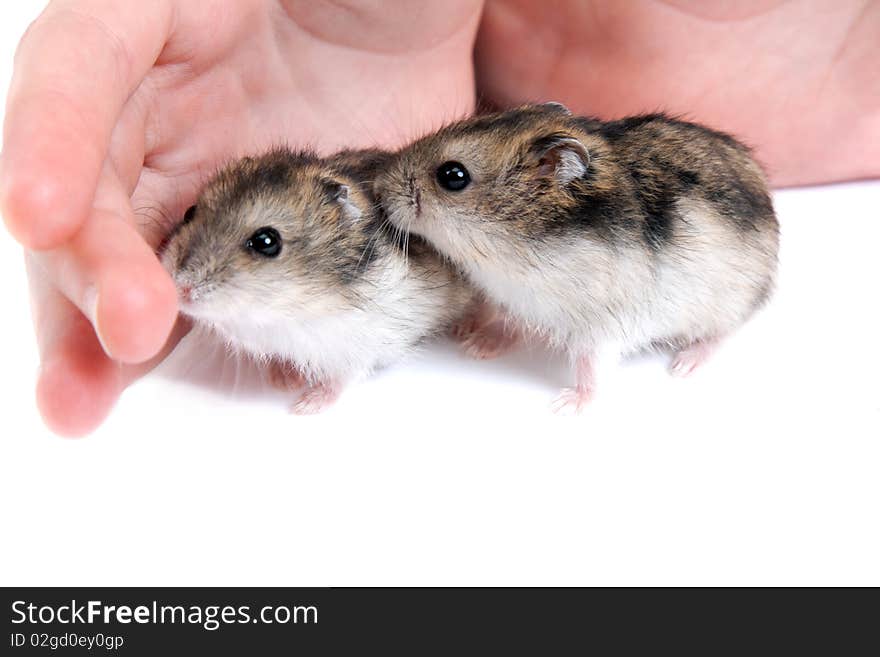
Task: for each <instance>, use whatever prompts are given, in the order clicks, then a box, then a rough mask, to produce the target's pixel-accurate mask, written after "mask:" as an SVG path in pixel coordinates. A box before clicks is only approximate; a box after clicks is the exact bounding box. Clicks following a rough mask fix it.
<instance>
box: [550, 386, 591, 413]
mask: <svg viewBox="0 0 880 657" xmlns="http://www.w3.org/2000/svg"><path fill="white" fill-rule="evenodd" d="M592 399H593V391H592V390H590V389H589V388H563V389H562V392H561V393H560V395H559V396H558V397H557V398H556V399H555V400H554V401H553V404H551V406H550V408H551V409H552V410H553V412H554V413H556V414H557V415H578V414H579V413H580V412H581V411H583V410H584V409H585V408H586V407H587V404H589V403H590V400H592Z"/></svg>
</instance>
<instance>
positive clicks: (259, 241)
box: [244, 226, 281, 258]
mask: <svg viewBox="0 0 880 657" xmlns="http://www.w3.org/2000/svg"><path fill="white" fill-rule="evenodd" d="M244 245H245V247H247V248H248V249H250V250H251V251H254V252H256V253H259V254H260V255H261V256H265V257H266V258H274V257H275V256H277V255H278V254H279V253H281V235H279V234H278V231H277V230H275V229H274V228H270V227H269V226H266V227H265V228H260V229H259V230H257V231H256V232H255V233H254V234H253V235H251V236H250V237H249V238H248V240H247V242H245V243H244Z"/></svg>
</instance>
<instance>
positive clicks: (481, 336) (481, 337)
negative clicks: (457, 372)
mask: <svg viewBox="0 0 880 657" xmlns="http://www.w3.org/2000/svg"><path fill="white" fill-rule="evenodd" d="M517 342H518V338H517V336H516V334H515V333H512V332H509V331H506V330H505V328H504V326H503V325H491V326H484V327H483V328H481V329H479V330H478V331H475V332H474V333H472V334H471V335H470V336H468V338H467V339H466V340H465V341H464V343H463V346H464V353H465V354H467V356H468V357H470V358H475V359H476V360H489V359H490V358H497V357H498V356H501V355H502V354H505V353H507V352H508V351H510V350H511V349H513V347H514V346H516V343H517Z"/></svg>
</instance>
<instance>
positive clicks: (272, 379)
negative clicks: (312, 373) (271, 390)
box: [269, 360, 306, 390]
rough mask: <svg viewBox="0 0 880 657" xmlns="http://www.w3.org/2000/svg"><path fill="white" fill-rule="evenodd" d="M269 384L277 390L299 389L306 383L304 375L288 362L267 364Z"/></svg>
mask: <svg viewBox="0 0 880 657" xmlns="http://www.w3.org/2000/svg"><path fill="white" fill-rule="evenodd" d="M269 384H270V385H272V386H274V387H275V388H278V389H279V390H299V389H300V388H302V387H303V386H305V385H306V379H305V377H304V376H303V375H302V374H301V373H300V371H299V370H298V369H296V367H294V366H293V365H291V364H290V363H281V362H278V361H274V360H273V361H272V362H271V363H270V364H269Z"/></svg>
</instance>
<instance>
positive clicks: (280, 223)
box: [161, 150, 473, 414]
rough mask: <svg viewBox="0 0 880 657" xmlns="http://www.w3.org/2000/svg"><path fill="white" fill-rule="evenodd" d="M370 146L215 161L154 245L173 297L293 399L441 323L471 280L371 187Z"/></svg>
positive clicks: (375, 154) (326, 396)
mask: <svg viewBox="0 0 880 657" xmlns="http://www.w3.org/2000/svg"><path fill="white" fill-rule="evenodd" d="M386 158H387V155H386V154H384V153H382V152H379V151H348V152H343V153H340V154H338V155H337V156H335V157H331V158H327V159H320V158H318V157H317V156H315V155H314V154H310V153H306V152H291V151H289V150H276V151H273V152H270V153H267V154H265V155H262V156H259V157H247V158H244V159H242V160H240V161H238V162H235V163H234V164H232V165H231V166H229V167H227V168H226V169H224V170H222V171H221V172H220V173H219V174H218V175H217V176H216V177H215V178H214V179H213V180H211V181H210V182H209V183H208V184H207V186H206V187H205V188H204V189H203V191H202V193H201V195H200V197H199V199H198V201H197V203H196V205H194V206H193V207H191V208H190V209H189V210H187V212H186V215H185V216H184V219H183V221H182V222H181V223H180V225H179V226H178V227H177V228H176V230H175V231H174V232H173V234H172V235H170V236H169V238H168V240H167V243H166V246H165V247H164V248H163V249H162V253H161V258H162V262H163V264H164V265H165V267H166V268H167V270H168V271H169V272H170V274H171V276H172V278H173V280H174V282H175V284H176V286H177V289H178V295H179V299H180V308H181V311H182V312H183V313H184V314H186V315H188V316H190V317H192V318H194V319H195V320H196V322H197V323H200V324H202V325H204V326H207V327H210V328H211V329H212V330H213V331H215V332H216V333H217V334H219V335H220V336H221V337H222V338H224V339H225V340H226V342H227V343H228V344H229V345H230V346H232V347H233V348H235V349H237V350H240V351H242V352H246V353H247V354H249V355H251V356H255V357H256V358H257V359H258V360H262V361H264V362H266V363H267V364H268V365H269V368H270V379H271V380H272V381H273V383H275V384H278V385H282V386H285V387H287V388H291V389H294V388H300V387H302V388H304V392H303V393H302V394H301V396H300V397H299V399H298V400H297V401H296V402H295V404H294V406H293V409H292V410H293V411H294V412H295V413H299V414H304V413H314V412H317V411H320V410H321V409H322V408H324V407H326V406H327V405H329V404H331V403H332V402H334V401H335V400H336V399H337V397H338V396H339V394H340V392H341V391H342V389H343V387H344V386H345V384H346V383H348V382H349V381H352V380H353V379H357V378H359V377H362V376H364V375H366V374H368V373H369V372H370V371H372V370H373V369H375V368H376V367H379V366H382V365H386V364H388V363H391V362H393V361H396V360H398V359H399V358H401V357H403V356H405V355H406V354H407V353H408V352H410V351H411V350H412V349H413V347H414V346H415V345H417V344H418V343H419V342H421V341H422V340H424V339H426V338H428V337H431V336H433V335H435V334H439V333H442V332H444V331H447V330H449V329H450V328H451V327H452V326H453V325H454V324H455V323H456V322H458V321H460V320H461V318H462V316H463V315H464V314H465V313H466V311H467V309H468V308H469V305H470V303H471V302H472V299H473V292H472V289H471V288H470V287H469V286H468V285H467V284H466V283H465V282H464V281H463V280H462V279H461V277H459V276H458V275H456V274H455V272H454V271H453V269H451V268H450V267H449V266H448V265H447V264H446V263H445V262H444V261H443V259H442V258H441V257H440V256H438V255H437V254H436V253H435V252H434V251H433V250H431V249H430V248H428V247H427V246H426V245H425V244H424V243H423V242H421V241H420V240H418V239H412V240H405V241H404V240H401V239H399V236H400V233H399V231H398V232H395V230H393V229H391V228H390V227H389V226H388V225H387V224H386V223H385V219H384V217H383V216H382V215H381V213H380V212H379V211H378V207H377V205H376V203H375V199H374V197H373V196H372V193H371V190H370V183H371V181H372V177H373V175H374V172H375V170H376V167H378V166H380V164H381V163H382V162H383V161H384V160H385V159H386Z"/></svg>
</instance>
